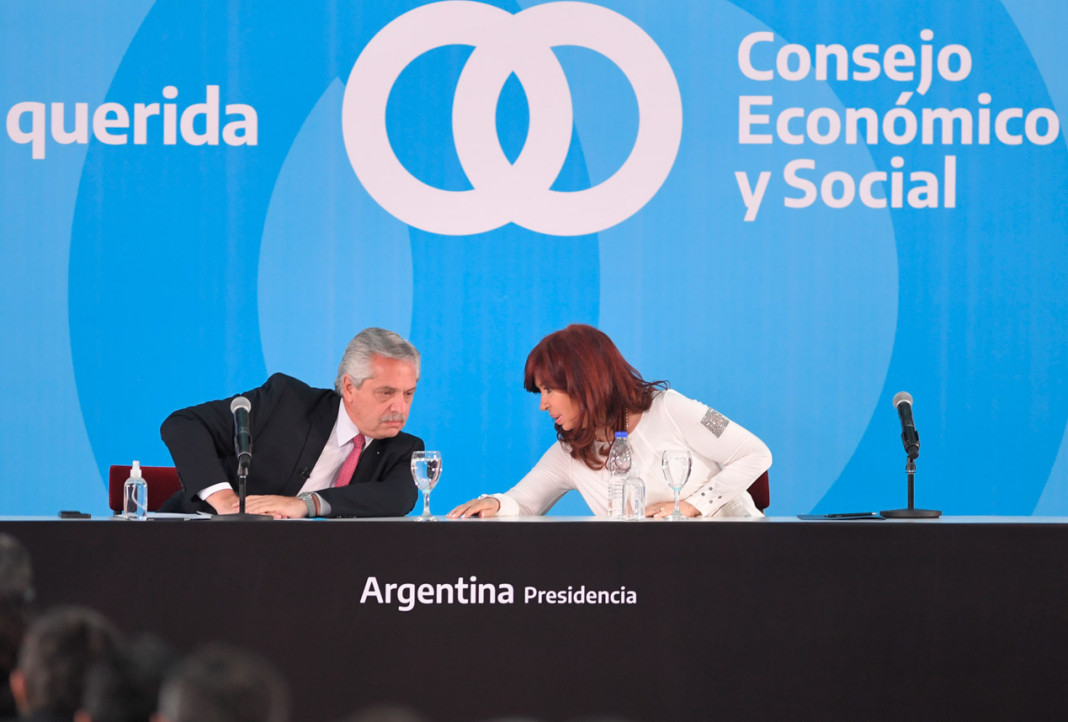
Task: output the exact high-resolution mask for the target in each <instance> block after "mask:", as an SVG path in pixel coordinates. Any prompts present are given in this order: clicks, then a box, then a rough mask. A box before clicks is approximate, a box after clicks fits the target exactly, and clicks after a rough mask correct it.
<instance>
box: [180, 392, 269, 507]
mask: <svg viewBox="0 0 1068 722" xmlns="http://www.w3.org/2000/svg"><path fill="white" fill-rule="evenodd" d="M287 380H288V379H287V377H285V376H283V375H282V374H275V375H273V376H271V377H270V378H269V379H268V380H267V383H265V384H264V385H263V386H260V387H259V388H255V389H252V390H250V391H246V392H245V393H244V394H243V395H244V396H245V397H247V398H248V400H249V402H250V403H251V404H252V412H251V413H250V414H249V417H250V426H251V430H252V434H253V438H256V433H257V428H256V427H257V425H258V421H259V420H261V419H269V418H270V417H271V412H272V411H273V409H274V407H275V406H276V405H277V403H278V401H279V399H280V397H281V396H282V395H283V394H284V393H285V387H286V383H285V382H286V381H287ZM234 398H235V397H233V396H231V397H230V398H227V399H221V400H219V401H208V402H207V403H203V404H198V405H197V406H190V407H189V408H187V409H181V410H179V411H175V412H174V413H173V414H171V415H170V416H168V417H167V419H166V420H165V421H164V422H163V425H162V426H161V427H160V436H161V437H162V438H163V442H164V443H165V444H166V445H167V448H168V449H169V450H170V452H171V458H172V459H174V465H175V466H176V467H177V468H178V475H179V477H180V479H181V482H182V495H183V497H184V501H185V502H186V503H187V504H189V503H193V502H195V501H196V498H197V494H198V492H200V490H201V489H205V488H207V487H209V486H212V485H214V484H220V483H222V484H230V485H231V486H233V484H234V481H235V476H236V473H237V472H236V467H237V456H236V454H235V453H234V417H233V414H232V413H231V412H230V402H231V401H232V400H233V399H234Z"/></svg>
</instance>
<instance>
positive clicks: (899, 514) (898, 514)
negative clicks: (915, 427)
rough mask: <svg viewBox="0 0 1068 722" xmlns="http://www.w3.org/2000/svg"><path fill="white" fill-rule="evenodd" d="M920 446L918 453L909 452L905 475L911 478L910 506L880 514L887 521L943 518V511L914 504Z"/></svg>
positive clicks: (917, 448)
mask: <svg viewBox="0 0 1068 722" xmlns="http://www.w3.org/2000/svg"><path fill="white" fill-rule="evenodd" d="M919 453H920V449H919V445H918V444H917V446H916V451H915V452H912V451H909V452H908V454H909V458H908V461H907V462H905V473H906V474H908V477H909V506H908V508H907V509H890V510H889V511H881V512H879V513H880V514H882V515H883V516H884V517H886V518H887V519H937V518H938V517H940V516H942V512H941V511H935V510H934V509H917V508H916V507H915V506H914V504H913V496H914V486H915V477H916V457H917V456H919Z"/></svg>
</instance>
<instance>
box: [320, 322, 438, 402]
mask: <svg viewBox="0 0 1068 722" xmlns="http://www.w3.org/2000/svg"><path fill="white" fill-rule="evenodd" d="M375 356H382V357H383V358H391V359H398V360H400V361H408V362H409V363H411V364H412V365H413V366H415V377H416V378H419V352H418V351H417V350H416V348H415V346H412V345H411V344H410V343H409V342H408V341H406V340H404V338H403V337H402V336H401V335H400V334H399V333H394V332H393V331H387V330H386V329H384V328H365V329H364V330H362V331H360V332H359V333H358V334H356V337H355V338H354V339H352V340H351V341H349V345H348V347H347V348H346V349H345V355H344V356H342V357H341V363H340V364H338V367H337V379H335V380H334V389H335V390H336V391H337V392H338V393H339V394H340V393H341V382H342V380H343V379H344V377H345V376H348V377H349V379H350V380H351V381H352V383H353V384H354V385H355V386H356V387H357V388H359V387H360V386H361V385H363V382H364V381H366V380H367V379H369V378H371V360H372V359H373V358H374V357H375Z"/></svg>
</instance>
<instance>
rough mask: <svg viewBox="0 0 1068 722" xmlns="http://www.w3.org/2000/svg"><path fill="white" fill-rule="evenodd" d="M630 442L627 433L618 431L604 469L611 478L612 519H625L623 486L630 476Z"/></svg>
mask: <svg viewBox="0 0 1068 722" xmlns="http://www.w3.org/2000/svg"><path fill="white" fill-rule="evenodd" d="M630 465H631V454H630V442H629V441H628V440H627V432H626V431H617V432H616V438H615V441H613V442H612V448H610V449H609V450H608V460H607V461H605V464H604V467H605V468H606V469H608V473H609V474H611V477H610V478H609V479H608V516H609V518H611V519H622V518H623V484H624V481H625V480H626V478H627V476H629V475H630Z"/></svg>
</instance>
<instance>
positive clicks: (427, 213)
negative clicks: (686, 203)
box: [342, 0, 682, 236]
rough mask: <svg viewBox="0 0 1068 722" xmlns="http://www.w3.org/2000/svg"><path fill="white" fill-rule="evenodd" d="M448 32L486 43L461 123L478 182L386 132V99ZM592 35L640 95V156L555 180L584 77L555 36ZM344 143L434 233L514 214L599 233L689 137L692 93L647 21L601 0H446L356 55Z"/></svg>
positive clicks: (479, 227) (460, 138)
mask: <svg viewBox="0 0 1068 722" xmlns="http://www.w3.org/2000/svg"><path fill="white" fill-rule="evenodd" d="M443 45H473V46H474V48H475V50H474V51H473V52H472V53H471V55H470V57H469V58H468V61H467V64H466V65H465V66H464V69H463V71H462V72H461V74H460V79H459V82H458V83H457V86H456V96H455V99H454V101H453V109H452V123H453V137H454V140H455V143H456V151H457V154H458V155H459V158H460V164H461V166H462V167H463V170H464V172H465V173H466V174H467V179H468V181H470V183H471V186H472V188H473V190H469V191H446V190H442V189H440V188H434V187H432V186H429V185H427V184H425V183H423V182H422V181H420V180H418V179H417V178H415V177H414V176H412V175H411V174H410V173H409V172H408V171H407V169H405V168H404V166H403V165H402V164H401V162H400V161H399V160H398V159H397V156H396V155H395V154H394V153H393V149H392V148H391V146H390V143H389V137H388V136H387V133H386V103H387V101H388V100H389V93H390V90H391V89H392V87H393V84H394V83H395V82H396V81H397V78H398V77H399V76H400V74H401V72H402V71H403V70H404V68H405V67H407V66H408V64H409V63H410V62H412V61H413V60H415V59H416V58H417V57H419V56H420V55H422V54H423V53H426V52H428V51H430V50H433V49H434V48H438V47H441V46H443ZM560 45H575V46H579V47H584V48H589V49H590V50H594V51H596V52H598V53H600V54H601V55H603V56H605V57H606V58H608V59H609V60H611V61H612V62H614V63H615V64H616V65H617V66H618V67H619V69H620V70H622V71H623V74H624V75H625V76H626V77H627V79H628V80H629V81H630V84H631V86H632V87H633V88H634V95H635V97H636V98H637V101H638V135H637V139H636V140H635V143H634V148H633V149H632V150H631V153H630V156H629V157H628V158H627V160H626V161H625V162H624V163H623V165H622V166H621V167H620V168H619V170H617V171H616V172H615V174H613V175H612V176H611V177H610V178H608V179H607V180H605V181H604V182H602V183H600V184H598V185H596V186H593V187H592V188H588V189H585V190H581V191H575V192H562V191H554V190H551V187H552V184H553V182H554V181H555V180H556V177H557V176H558V175H559V173H560V170H561V168H563V165H564V160H565V158H566V157H567V151H568V147H569V146H570V143H571V126H572V108H571V91H570V89H569V88H568V84H567V78H566V77H565V76H564V71H563V68H561V67H560V63H559V61H558V60H557V59H556V56H555V55H554V54H553V52H552V48H553V47H554V46H560ZM512 73H515V75H516V77H517V78H518V79H519V82H520V83H521V84H522V86H523V90H524V92H525V93H526V96H527V105H528V106H529V108H530V125H529V128H528V130H527V140H526V144H525V145H524V146H523V150H522V151H521V152H520V154H519V157H518V158H517V159H516V161H515V163H511V162H510V161H509V160H508V158H507V157H506V156H505V154H504V151H503V150H502V149H501V146H500V141H499V140H498V139H497V126H496V108H497V100H498V97H499V96H500V93H501V90H502V89H503V87H504V84H505V82H506V81H507V80H508V78H509V76H511V75H512ZM342 123H343V128H344V135H345V148H346V150H347V151H348V155H349V162H351V163H352V167H353V170H355V171H356V175H357V176H358V177H359V179H360V182H361V183H363V186H364V188H366V189H367V192H368V193H370V194H371V197H373V198H374V199H375V200H376V201H378V203H379V204H380V205H381V206H382V207H383V208H385V209H386V210H387V211H388V212H389V213H391V214H392V215H394V216H396V217H397V218H399V219H400V220H402V221H404V222H405V223H408V224H409V225H412V226H415V227H416V228H421V229H423V230H426V231H430V232H433V233H442V234H447V235H468V234H473V233H483V232H485V231H490V230H493V229H495V228H499V227H501V226H503V225H505V224H506V223H509V222H512V223H516V224H517V225H520V226H522V227H524V228H528V229H530V230H532V231H536V232H538V233H545V234H551V235H557V236H575V235H582V234H586V233H596V232H597V231H601V230H604V229H605V228H609V227H610V226H614V225H615V224H617V223H620V222H621V221H624V220H626V219H627V218H629V217H630V216H632V215H633V214H635V213H637V212H638V210H640V209H641V208H642V207H643V206H644V205H645V204H646V203H648V202H649V200H650V199H651V198H652V197H653V196H654V195H656V192H657V190H659V189H660V186H661V185H662V184H663V182H664V180H665V179H666V178H667V176H668V173H669V172H670V171H671V166H672V165H673V164H674V162H675V155H676V154H677V153H678V150H679V141H680V139H681V137H682V98H681V97H680V95H679V86H678V83H677V82H676V80H675V74H674V73H673V72H672V70H671V66H670V65H669V64H668V61H667V58H665V57H664V54H663V53H662V52H661V51H660V48H658V47H657V45H656V43H654V42H653V40H652V38H650V37H649V36H648V35H647V34H646V33H645V31H644V30H642V29H641V28H640V27H638V26H637V25H635V24H634V23H633V22H631V21H630V20H628V19H627V18H625V17H623V16H622V15H619V14H618V13H615V12H613V11H611V10H608V9H606V8H603V7H599V6H597V5H589V4H587V3H582V2H557V3H549V4H545V5H536V6H534V7H531V8H528V9H526V10H523V11H521V12H519V13H516V14H515V15H512V14H511V13H509V12H507V11H504V10H501V9H499V8H496V7H493V6H491V5H484V4H482V3H478V2H468V1H467V0H447V1H446V2H438V3H432V4H430V5H424V6H422V7H419V8H416V9H415V10H411V11H410V12H407V13H405V14H404V15H401V16H400V17H398V18H397V19H396V20H394V21H393V22H391V23H390V24H389V25H387V26H386V27H384V28H382V30H381V31H380V32H379V33H378V34H377V35H375V36H374V38H372V39H371V42H369V43H368V44H367V47H366V48H365V49H364V51H363V53H361V54H360V57H359V58H357V60H356V64H355V65H353V66H352V72H351V73H350V74H349V79H348V83H347V85H346V87H345V101H344V105H343V108H342Z"/></svg>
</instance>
